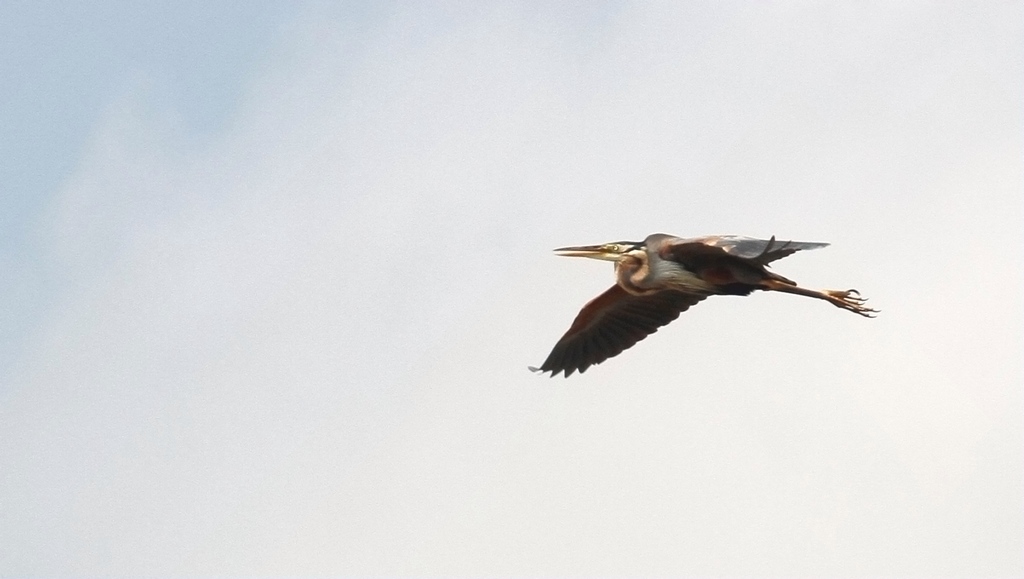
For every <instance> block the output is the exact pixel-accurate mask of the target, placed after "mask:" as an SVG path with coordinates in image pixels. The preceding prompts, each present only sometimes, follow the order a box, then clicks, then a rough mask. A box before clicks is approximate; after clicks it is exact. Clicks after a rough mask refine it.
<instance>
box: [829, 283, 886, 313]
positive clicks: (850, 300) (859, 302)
mask: <svg viewBox="0 0 1024 579" xmlns="http://www.w3.org/2000/svg"><path fill="white" fill-rule="evenodd" d="M823 293H824V294H825V295H826V296H828V298H829V301H830V302H832V304H833V305H835V306H836V307H839V308H843V309H844V310H849V311H851V312H853V313H855V314H860V315H862V316H864V317H865V318H873V317H875V314H877V313H878V310H875V309H872V308H869V307H867V306H866V305H864V302H866V301H868V299H867V298H862V297H860V292H858V291H857V290H855V289H851V290H846V291H840V290H825V291H824V292H823Z"/></svg>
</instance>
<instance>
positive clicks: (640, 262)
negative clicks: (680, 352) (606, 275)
mask: <svg viewBox="0 0 1024 579" xmlns="http://www.w3.org/2000/svg"><path fill="white" fill-rule="evenodd" d="M826 245H828V244H827V243H814V242H806V241H786V242H776V241H775V237H774V236H772V238H771V239H767V240H765V239H754V238H752V237H741V236H737V235H717V236H707V237H691V238H687V239H684V238H681V237H675V236H672V235H666V234H664V233H655V234H654V235H648V236H647V239H645V240H643V241H617V242H614V243H605V244H603V245H585V246H579V247H563V248H561V249H556V250H555V252H556V253H558V254H559V255H563V256H567V257H589V258H591V259H601V260H605V261H613V262H615V278H616V284H615V285H613V286H612V287H610V288H609V289H608V290H607V291H605V292H604V293H603V294H601V295H599V296H597V297H596V298H594V299H592V300H590V302H588V303H587V305H585V306H583V309H582V310H580V313H579V314H577V315H576V319H575V320H574V321H573V323H572V326H571V327H570V328H569V331H567V332H566V333H565V335H564V336H562V339H560V340H558V343H557V344H555V347H554V348H553V349H552V350H551V354H549V355H548V358H547V360H544V363H543V364H541V366H540V368H533V367H531V368H530V370H533V371H534V372H551V376H552V377H554V376H556V375H558V373H559V372H562V373H564V374H565V377H566V378H568V377H569V376H570V375H572V373H573V372H577V371H578V372H580V373H582V372H584V371H586V369H587V368H589V367H590V366H591V365H593V364H600V363H601V362H604V361H605V360H607V359H608V358H611V357H613V356H617V355H619V354H620V353H621V352H622V351H623V350H626V349H627V348H630V347H632V346H633V345H634V344H636V343H637V342H639V341H640V340H643V339H644V338H646V337H647V336H649V335H650V334H653V333H654V332H657V331H658V328H660V327H661V326H664V325H665V324H667V323H669V322H671V321H672V320H674V319H676V318H678V317H679V314H680V313H682V312H685V311H686V310H687V309H689V308H690V306H692V305H694V304H696V303H697V302H699V301H701V300H703V299H704V298H706V297H708V296H711V295H733V296H745V295H749V294H750V293H751V292H753V291H756V290H765V291H776V292H785V293H789V294H797V295H801V296H807V297H811V298H817V299H819V300H825V301H827V302H828V303H830V304H832V305H834V306H836V307H839V308H843V309H844V310H847V311H851V312H853V313H855V314H860V315H862V316H864V317H866V318H873V317H874V316H875V314H876V313H877V312H878V311H877V310H873V309H871V308H869V307H867V306H866V305H864V302H865V301H866V299H865V298H862V297H860V293H859V292H857V290H852V289H851V290H846V291H839V290H820V291H819V290H812V289H807V288H803V287H800V286H798V285H797V284H796V282H794V281H792V280H789V279H786V278H784V277H782V276H781V275H779V274H777V273H773V272H770V271H768V264H770V263H771V262H773V261H775V260H777V259H782V258H783V257H786V256H789V255H792V254H794V253H796V252H798V251H802V250H805V249H818V248H820V247H825V246H826Z"/></svg>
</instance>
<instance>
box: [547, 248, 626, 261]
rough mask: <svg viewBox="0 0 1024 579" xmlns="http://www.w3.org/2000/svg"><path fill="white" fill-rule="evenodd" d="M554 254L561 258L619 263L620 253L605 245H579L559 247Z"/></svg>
mask: <svg viewBox="0 0 1024 579" xmlns="http://www.w3.org/2000/svg"><path fill="white" fill-rule="evenodd" d="M555 253H557V254H558V255H561V256H563V257H589V258H590V259H601V260H604V261H619V258H621V257H622V252H621V251H617V250H615V249H613V248H611V247H609V246H607V245H580V246H576V247H559V248H558V249H556V250H555Z"/></svg>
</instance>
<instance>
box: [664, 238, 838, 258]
mask: <svg viewBox="0 0 1024 579" xmlns="http://www.w3.org/2000/svg"><path fill="white" fill-rule="evenodd" d="M827 245H828V244H827V243H821V242H814V241H777V240H776V239H775V237H774V236H772V238H771V239H755V238H753V237H742V236H739V235H715V236H708V237H692V238H689V239H679V240H678V241H674V242H672V243H671V244H668V248H669V249H668V250H669V251H670V252H671V253H672V254H673V255H675V256H677V257H680V256H681V255H683V254H687V253H689V254H691V255H692V254H694V253H699V254H705V255H707V254H713V253H719V252H722V253H725V254H728V255H731V256H734V257H739V258H741V259H746V260H750V261H753V262H755V263H757V264H759V265H768V264H769V263H771V262H773V261H775V260H777V259H782V258H783V257H787V256H790V255H793V254H794V253H796V252H798V251H803V250H806V249H818V248H821V247H825V246H827Z"/></svg>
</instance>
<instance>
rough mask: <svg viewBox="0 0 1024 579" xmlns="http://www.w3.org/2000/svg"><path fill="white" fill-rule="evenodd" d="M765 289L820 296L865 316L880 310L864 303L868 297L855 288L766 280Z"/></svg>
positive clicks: (868, 316)
mask: <svg viewBox="0 0 1024 579" xmlns="http://www.w3.org/2000/svg"><path fill="white" fill-rule="evenodd" d="M764 286H765V287H764V289H766V290H770V291H777V292H784V293H787V294H796V295H798V296H807V297H809V298H818V299H819V300H825V301H827V302H829V303H830V304H832V305H834V306H836V307H837V308H843V309H844V310H848V311H851V312H853V313H855V314H860V315H862V316H864V317H865V318H873V317H875V314H877V313H878V310H875V309H872V308H869V307H867V306H866V305H864V302H866V301H867V298H862V297H860V292H858V291H857V290H855V289H851V290H846V291H842V290H821V291H818V290H812V289H807V288H803V287H800V286H798V285H795V284H794V285H790V284H788V283H784V282H782V281H779V280H774V279H770V280H765V282H764Z"/></svg>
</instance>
